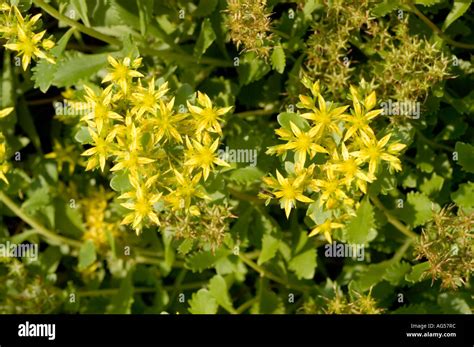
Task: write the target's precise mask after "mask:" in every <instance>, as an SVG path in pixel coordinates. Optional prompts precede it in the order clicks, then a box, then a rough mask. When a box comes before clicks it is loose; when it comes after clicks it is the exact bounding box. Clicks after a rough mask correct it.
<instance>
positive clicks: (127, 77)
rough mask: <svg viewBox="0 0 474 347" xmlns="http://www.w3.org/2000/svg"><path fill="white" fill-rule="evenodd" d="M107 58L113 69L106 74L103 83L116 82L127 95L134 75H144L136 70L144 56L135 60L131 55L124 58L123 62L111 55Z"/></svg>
mask: <svg viewBox="0 0 474 347" xmlns="http://www.w3.org/2000/svg"><path fill="white" fill-rule="evenodd" d="M107 60H108V62H109V64H110V65H112V69H111V71H110V72H109V73H108V74H107V75H105V77H104V79H103V80H102V83H106V82H114V83H116V84H118V85H119V86H120V88H121V89H122V91H123V93H124V94H125V95H127V92H128V84H129V83H130V81H131V80H132V78H133V77H143V75H142V74H141V73H140V72H138V71H136V70H134V69H137V68H139V67H140V65H141V63H142V58H137V59H134V60H133V62H132V61H131V60H130V58H129V57H126V58H124V59H123V60H122V61H121V62H119V61H117V60H116V59H115V58H114V57H112V56H111V55H109V56H108V57H107Z"/></svg>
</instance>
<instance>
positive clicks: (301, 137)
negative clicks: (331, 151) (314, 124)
mask: <svg viewBox="0 0 474 347" xmlns="http://www.w3.org/2000/svg"><path fill="white" fill-rule="evenodd" d="M290 127H291V131H292V132H293V134H292V136H291V137H290V138H289V139H287V141H288V143H286V144H284V145H281V146H280V148H281V149H285V150H294V152H295V160H296V163H299V164H300V165H301V166H304V164H305V162H306V154H309V157H310V158H311V159H312V158H313V157H314V156H315V154H316V153H327V152H328V151H327V150H326V149H325V148H324V147H322V146H320V145H318V144H316V143H315V142H316V141H317V132H318V129H316V128H312V129H310V130H309V131H307V132H304V131H301V130H300V128H298V127H297V126H296V125H295V124H294V123H293V122H291V121H290ZM285 139H286V138H285Z"/></svg>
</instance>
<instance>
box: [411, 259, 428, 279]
mask: <svg viewBox="0 0 474 347" xmlns="http://www.w3.org/2000/svg"><path fill="white" fill-rule="evenodd" d="M429 268H430V263H429V262H427V261H425V262H423V263H420V264H416V265H415V266H413V267H412V268H411V272H410V273H409V274H406V275H405V280H406V281H408V282H411V283H417V282H420V281H421V280H423V279H424V273H425V271H426V270H428V269H429Z"/></svg>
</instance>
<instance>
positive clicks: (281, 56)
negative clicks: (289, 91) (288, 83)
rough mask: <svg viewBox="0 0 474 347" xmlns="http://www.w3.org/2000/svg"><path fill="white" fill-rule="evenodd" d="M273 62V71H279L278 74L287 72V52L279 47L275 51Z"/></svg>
mask: <svg viewBox="0 0 474 347" xmlns="http://www.w3.org/2000/svg"><path fill="white" fill-rule="evenodd" d="M271 61H272V68H273V70H276V71H278V73H283V71H284V70H285V64H286V59H285V51H284V50H283V48H282V47H281V46H277V47H275V48H274V49H273V53H272V57H271Z"/></svg>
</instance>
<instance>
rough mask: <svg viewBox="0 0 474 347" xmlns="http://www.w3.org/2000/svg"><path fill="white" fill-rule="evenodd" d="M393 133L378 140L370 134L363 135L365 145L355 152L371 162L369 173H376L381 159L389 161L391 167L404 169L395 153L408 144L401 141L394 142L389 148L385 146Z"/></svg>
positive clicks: (354, 153) (397, 169) (355, 154)
mask: <svg viewBox="0 0 474 347" xmlns="http://www.w3.org/2000/svg"><path fill="white" fill-rule="evenodd" d="M390 137H391V134H388V135H385V136H384V137H382V138H381V139H380V140H378V141H377V139H375V138H369V137H368V136H362V142H363V143H364V147H363V148H361V149H360V150H359V151H355V152H353V155H354V156H358V157H359V158H360V159H362V160H364V161H367V162H369V173H370V174H374V173H375V171H376V170H377V166H378V164H379V163H380V161H381V160H383V161H387V162H388V163H389V164H390V167H391V168H393V169H395V170H396V171H400V170H401V169H402V166H401V162H400V159H398V158H397V157H396V156H395V155H393V154H397V153H398V152H399V151H401V150H402V149H403V148H405V147H406V146H405V145H404V144H401V143H393V144H391V145H390V146H389V147H388V148H387V149H384V147H385V146H386V145H387V143H388V141H389V140H390Z"/></svg>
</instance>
